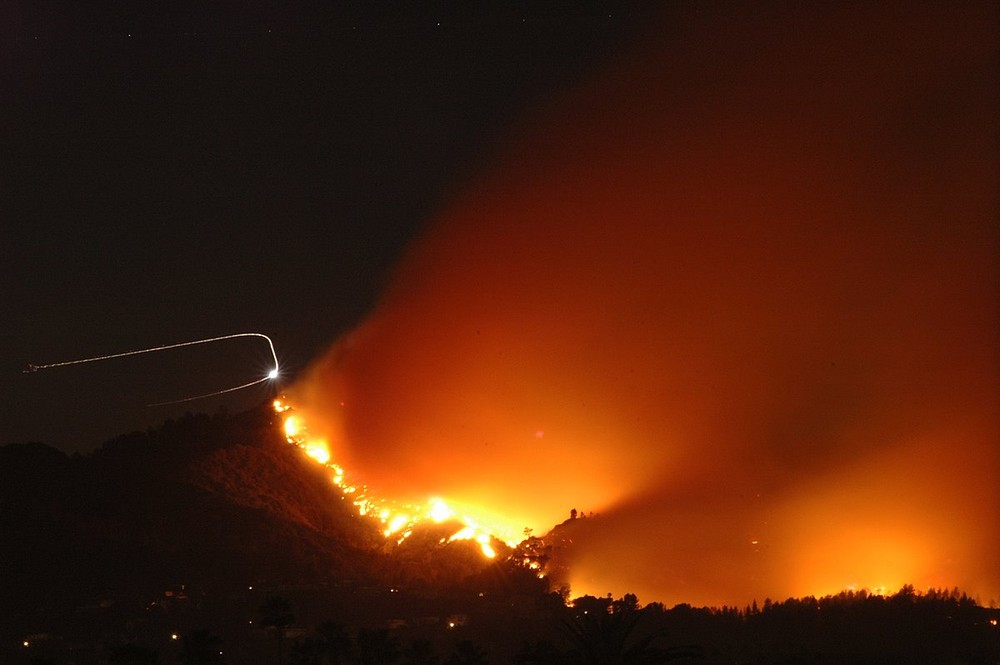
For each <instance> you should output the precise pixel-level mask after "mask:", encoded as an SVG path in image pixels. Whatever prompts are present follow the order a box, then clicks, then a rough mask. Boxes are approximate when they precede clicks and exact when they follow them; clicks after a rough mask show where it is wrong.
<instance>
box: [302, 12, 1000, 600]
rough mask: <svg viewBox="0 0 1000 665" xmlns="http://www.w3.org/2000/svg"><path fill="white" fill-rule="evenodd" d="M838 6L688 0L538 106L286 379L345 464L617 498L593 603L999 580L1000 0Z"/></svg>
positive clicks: (385, 477)
mask: <svg viewBox="0 0 1000 665" xmlns="http://www.w3.org/2000/svg"><path fill="white" fill-rule="evenodd" d="M820 7H821V8H820V9H818V8H817V7H816V6H815V5H812V4H810V5H808V7H806V6H804V5H800V4H799V3H787V4H781V5H778V6H772V7H771V8H761V7H758V6H756V4H755V5H754V7H753V8H752V9H751V8H745V9H744V10H741V11H735V12H730V11H729V10H723V9H722V8H721V7H714V8H711V9H707V8H706V7H705V6H703V5H702V4H701V3H692V4H691V5H689V6H686V8H683V7H682V8H681V9H674V10H672V11H670V12H667V13H666V14H665V15H664V16H663V17H662V18H661V20H660V21H658V22H657V24H656V25H655V26H653V27H651V28H650V30H649V35H648V36H647V37H648V38H647V39H645V40H643V41H642V42H641V43H639V44H637V45H636V46H635V48H634V51H633V52H632V53H631V54H630V55H629V57H627V58H624V59H623V61H622V62H619V63H615V64H613V65H609V66H608V68H607V70H606V71H604V72H603V73H602V74H601V75H600V76H598V77H596V79H595V80H593V81H591V82H590V83H589V84H587V85H584V86H581V87H580V88H578V89H575V90H573V91H570V92H568V93H565V94H563V96H562V97H560V98H559V99H557V100H554V101H553V102H552V103H551V104H550V105H548V106H547V107H546V108H544V109H540V110H538V111H537V113H536V114H535V115H534V117H532V118H529V119H528V120H527V121H526V122H525V125H524V126H523V128H522V129H521V130H520V131H519V132H518V134H517V135H516V137H515V138H514V139H512V141H511V143H510V145H509V146H508V148H507V149H506V150H505V151H504V153H503V155H502V156H501V157H499V158H498V159H497V163H496V165H495V167H494V168H493V169H492V170H491V172H490V174H489V175H488V176H487V177H485V178H483V179H482V180H481V181H480V182H479V183H478V184H476V185H475V186H473V187H471V188H470V189H469V190H468V191H466V192H465V193H464V195H463V196H462V197H461V198H460V199H459V200H457V201H455V202H453V204H452V205H450V206H449V207H448V209H447V210H445V211H443V212H442V213H441V214H440V215H439V217H438V218H437V219H436V220H435V222H434V223H433V224H432V225H431V226H430V227H429V228H428V230H427V231H426V233H425V234H424V235H423V236H422V237H421V238H420V239H419V241H418V242H417V243H416V244H415V245H414V246H413V247H412V249H411V251H410V252H409V254H408V256H407V257H406V259H405V260H404V262H403V264H402V265H401V266H400V268H399V271H398V274H397V275H396V277H395V280H394V283H393V285H392V287H391V288H390V289H389V291H388V293H386V294H385V297H384V299H383V301H382V302H381V304H380V306H379V307H378V308H377V309H376V310H375V311H374V312H373V313H372V315H371V317H370V318H369V319H368V320H367V321H366V322H365V323H363V325H361V326H360V327H359V328H357V329H356V330H354V331H353V332H352V333H350V334H349V335H347V336H346V337H345V338H343V339H341V340H339V341H338V343H337V344H336V345H335V346H334V348H333V349H332V350H331V352H330V353H329V354H328V355H327V356H326V357H324V358H321V359H320V360H318V361H317V362H316V364H315V365H314V366H313V368H312V369H311V370H310V372H308V375H307V376H306V377H305V378H304V379H303V380H302V381H301V382H300V383H299V385H297V386H295V387H294V390H293V395H294V399H295V401H296V402H297V404H299V406H300V408H301V409H302V410H304V411H305V412H306V413H307V414H308V417H309V420H310V422H311V423H318V422H320V421H322V423H323V424H322V427H323V429H324V430H325V432H326V433H327V435H328V436H329V437H330V441H331V444H332V447H333V448H334V449H335V450H336V451H337V452H336V453H335V457H337V458H338V459H342V460H344V464H345V466H347V467H348V468H351V469H353V470H356V471H357V473H358V474H359V475H360V476H361V477H362V478H363V479H364V480H365V482H367V483H368V485H369V486H371V487H373V488H377V489H378V491H381V492H382V493H384V494H388V495H390V496H396V497H408V496H413V497H420V498H426V497H427V496H434V495H440V496H446V497H449V498H454V499H455V500H457V501H459V502H464V503H467V504H469V505H480V506H485V507H487V508H489V510H491V511H493V512H495V513H496V514H498V515H503V516H504V517H505V518H507V519H508V520H509V521H510V522H511V523H513V524H515V525H517V526H518V527H519V528H520V527H522V526H524V527H530V528H533V529H535V532H536V533H541V532H543V531H544V530H547V529H548V528H549V527H551V526H552V525H553V524H555V523H557V522H559V521H562V520H563V519H565V518H566V516H567V515H568V513H569V511H570V509H571V508H576V509H578V510H580V511H584V512H587V513H589V512H591V511H593V512H596V513H599V517H597V518H594V519H593V520H592V521H589V523H588V525H587V528H580V529H577V530H576V535H575V538H574V543H573V546H572V547H571V548H569V549H568V550H567V552H566V553H565V556H566V557H567V562H568V564H569V569H570V582H571V583H572V584H573V592H574V594H579V593H584V592H589V593H597V594H601V595H603V594H604V593H606V592H612V593H614V594H616V595H618V594H621V593H625V592H629V591H632V592H636V593H638V594H639V595H640V598H641V599H643V600H646V601H652V600H662V601H665V602H682V601H686V602H693V603H712V604H719V603H745V602H748V601H749V600H750V599H751V598H754V597H756V598H758V599H762V598H763V597H765V596H771V597H773V598H783V597H785V596H788V595H804V594H809V593H815V594H819V593H829V592H836V591H839V590H841V589H844V588H848V587H851V586H858V587H867V588H875V587H879V586H886V587H888V588H889V589H890V590H894V589H895V588H898V586H899V585H901V584H903V583H907V582H910V583H913V584H915V585H916V586H917V587H918V588H926V587H929V586H949V587H950V586H953V585H958V586H960V587H963V588H964V589H967V590H969V591H970V592H973V593H978V594H981V596H982V598H983V600H984V601H985V600H988V599H989V598H1000V452H998V451H1000V446H998V442H1000V353H998V351H1000V316H998V311H1000V309H998V301H1000V297H998V289H1000V286H998V285H1000V279H998V278H1000V274H998V247H1000V243H998V235H1000V231H998V229H1000V225H998V223H997V220H998V196H997V182H1000V170H998V160H997V150H998V143H997V137H998V133H997V119H998V118H1000V103H998V91H1000V82H998V78H997V72H998V71H1000V66H998V65H1000V63H998V41H997V40H998V37H997V35H1000V21H998V17H997V8H996V6H995V5H994V4H993V3H983V4H982V5H977V4H975V3H963V5H962V6H961V7H960V8H956V7H950V6H949V7H945V6H944V5H939V6H934V5H931V4H923V3H901V4H900V5H898V6H897V7H895V8H890V9H886V8H885V5H883V4H882V3H876V4H871V3H867V4H866V3H862V4H859V5H857V6H851V7H849V8H845V7H842V6H841V5H839V4H838V3H833V4H831V5H829V6H826V5H821V6H820ZM822 7H826V9H822ZM317 426H318V425H317ZM588 519H589V518H588Z"/></svg>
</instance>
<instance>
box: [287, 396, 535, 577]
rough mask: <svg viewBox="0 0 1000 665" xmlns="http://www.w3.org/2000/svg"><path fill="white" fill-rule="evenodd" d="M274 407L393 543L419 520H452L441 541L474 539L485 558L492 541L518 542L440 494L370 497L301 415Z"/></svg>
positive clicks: (292, 436) (291, 434)
mask: <svg viewBox="0 0 1000 665" xmlns="http://www.w3.org/2000/svg"><path fill="white" fill-rule="evenodd" d="M274 410H275V412H276V413H278V414H279V415H281V416H282V429H283V431H284V434H285V440H286V441H288V443H290V444H292V445H294V446H297V447H299V448H301V449H302V451H303V452H305V454H306V455H308V456H309V457H311V458H312V459H314V460H315V461H316V462H318V463H319V464H322V465H323V466H325V467H326V468H328V469H330V471H332V472H333V475H332V476H331V478H330V479H331V481H332V482H333V484H334V485H336V486H337V488H338V489H339V490H340V491H341V492H342V493H343V494H344V496H345V498H350V499H351V502H352V503H353V504H354V506H355V507H356V508H357V511H358V514H359V515H361V516H363V517H370V518H372V519H375V520H378V522H379V523H380V524H381V525H382V535H383V536H385V537H386V538H387V539H388V538H392V539H395V541H396V543H397V544H399V543H402V542H403V541H404V540H406V539H407V538H408V537H409V536H410V535H411V534H412V533H413V529H414V528H416V527H417V525H419V524H421V523H427V522H431V523H434V524H443V523H445V522H448V521H455V522H458V523H459V524H461V527H460V528H459V529H458V530H457V531H456V532H455V533H453V534H452V535H451V536H449V537H447V538H443V539H442V541H441V542H442V543H443V542H454V541H458V540H472V541H475V542H476V543H477V544H478V545H479V549H480V551H481V552H482V554H483V556H484V557H486V558H488V559H493V558H495V557H496V555H497V553H496V549H494V547H493V541H494V540H498V541H501V542H503V543H506V544H507V545H508V546H510V547H513V546H515V545H516V544H517V539H516V538H515V537H514V535H513V532H512V531H511V530H510V529H509V528H505V527H504V526H503V525H499V524H492V525H490V526H487V525H485V523H484V522H483V520H482V519H477V518H476V517H475V516H474V515H473V514H472V513H473V511H471V510H468V509H466V510H463V511H462V512H459V511H458V510H456V509H455V508H454V507H453V506H451V505H450V504H449V503H448V501H446V500H445V499H443V498H441V497H431V498H429V499H428V500H427V501H426V502H423V503H406V504H402V505H400V504H397V503H395V502H393V501H391V500H389V499H386V498H381V497H374V496H371V495H370V494H369V493H368V489H367V487H365V486H364V485H356V484H352V483H350V482H348V480H347V474H346V473H345V471H344V469H343V468H342V467H341V466H340V465H339V464H337V463H335V462H334V461H332V454H331V452H330V445H329V443H328V442H327V441H326V440H324V439H322V438H313V437H311V436H310V435H309V430H308V428H307V427H306V426H305V423H304V422H303V419H302V417H301V416H300V415H298V414H296V413H293V411H294V410H293V409H292V407H291V406H289V405H288V404H287V403H285V402H283V401H282V400H280V399H276V400H274Z"/></svg>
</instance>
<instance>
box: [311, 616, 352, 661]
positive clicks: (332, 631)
mask: <svg viewBox="0 0 1000 665" xmlns="http://www.w3.org/2000/svg"><path fill="white" fill-rule="evenodd" d="M316 632H317V633H318V634H319V640H318V644H319V649H320V652H321V654H322V656H323V658H324V660H323V662H324V663H326V664H327V665H342V664H344V663H348V662H350V660H351V658H352V656H353V655H354V643H353V642H352V640H351V636H350V635H349V634H348V633H347V629H346V628H344V626H343V625H342V624H339V623H336V622H333V621H324V622H323V623H321V624H320V625H318V626H316Z"/></svg>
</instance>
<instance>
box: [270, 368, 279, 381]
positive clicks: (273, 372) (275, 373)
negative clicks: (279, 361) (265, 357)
mask: <svg viewBox="0 0 1000 665" xmlns="http://www.w3.org/2000/svg"><path fill="white" fill-rule="evenodd" d="M267 378H269V379H277V378H278V368H277V367H275V368H274V369H272V370H271V371H270V372H268V373H267Z"/></svg>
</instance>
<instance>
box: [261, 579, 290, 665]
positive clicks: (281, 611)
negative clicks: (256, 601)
mask: <svg viewBox="0 0 1000 665" xmlns="http://www.w3.org/2000/svg"><path fill="white" fill-rule="evenodd" d="M258 612H259V613H260V625H261V626H263V627H264V629H265V630H268V631H274V634H275V639H276V641H277V644H278V650H277V654H278V660H277V663H278V665H281V663H282V661H283V659H284V655H285V654H284V651H285V628H287V627H288V626H291V625H292V622H294V621H295V615H294V614H293V613H292V604H291V603H289V602H288V599H287V598H282V597H281V596H270V597H269V598H268V599H267V600H265V601H264V604H263V605H261V606H260V609H259V610H258Z"/></svg>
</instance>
